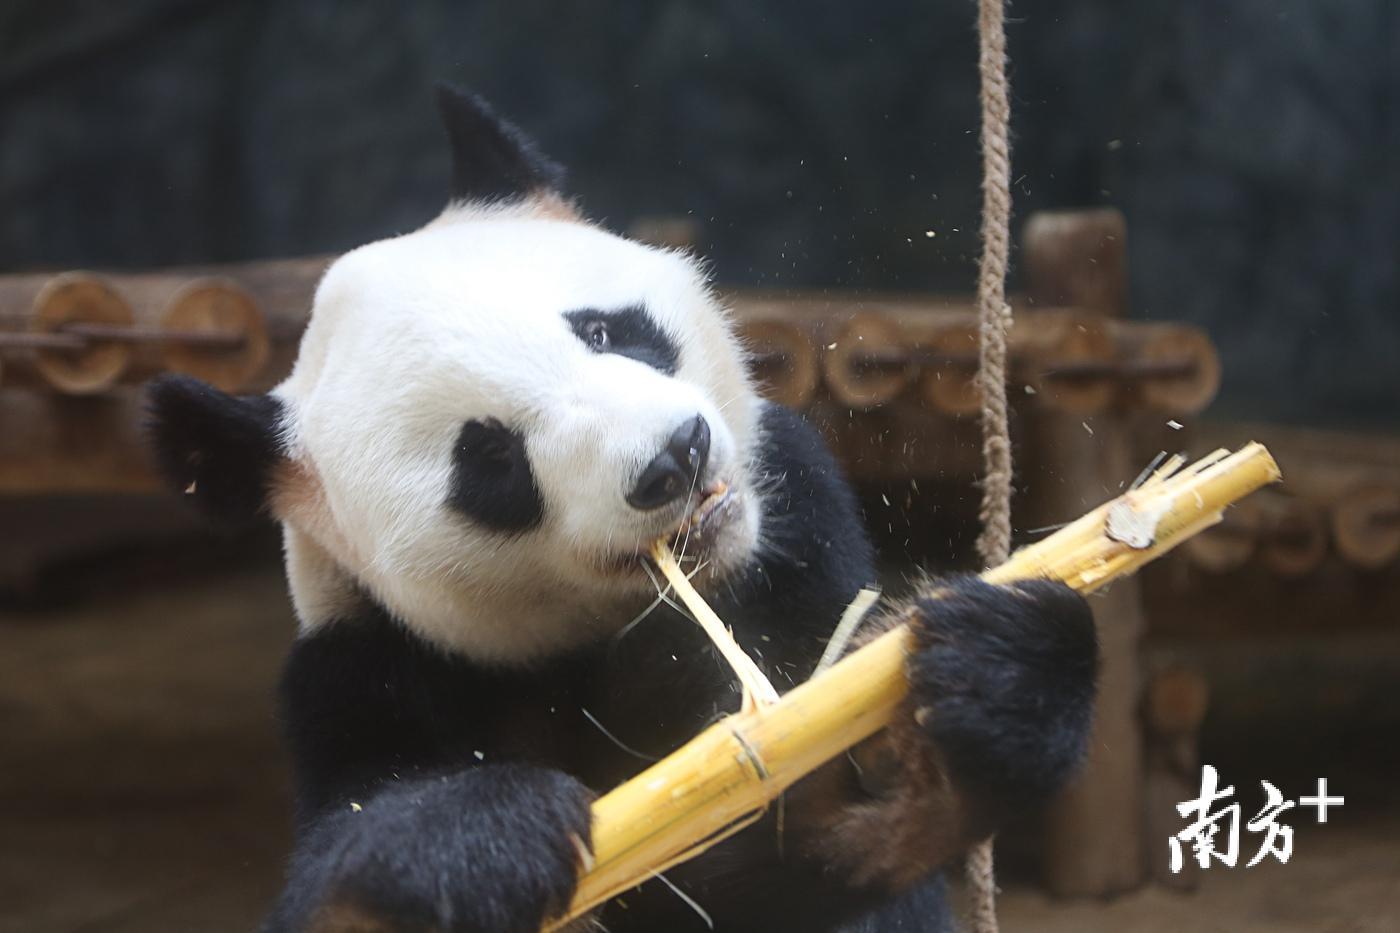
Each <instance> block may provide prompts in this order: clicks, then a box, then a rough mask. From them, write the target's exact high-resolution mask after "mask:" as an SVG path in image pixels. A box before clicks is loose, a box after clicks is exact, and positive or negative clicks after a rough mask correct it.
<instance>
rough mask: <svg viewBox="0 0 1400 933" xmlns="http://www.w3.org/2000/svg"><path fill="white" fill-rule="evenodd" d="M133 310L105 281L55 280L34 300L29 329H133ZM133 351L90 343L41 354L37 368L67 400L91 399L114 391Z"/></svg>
mask: <svg viewBox="0 0 1400 933" xmlns="http://www.w3.org/2000/svg"><path fill="white" fill-rule="evenodd" d="M133 320H134V318H133V315H132V312H131V306H130V305H128V304H127V303H126V301H125V300H124V299H123V298H122V297H121V295H118V294H117V292H116V290H115V289H113V288H112V287H111V286H110V285H108V284H107V283H106V282H104V281H102V279H100V278H98V277H97V276H94V275H91V274H88V273H85V272H67V273H64V274H63V275H58V276H54V278H52V279H51V280H49V282H48V283H47V284H45V285H44V287H43V288H42V289H40V290H39V294H37V295H36V296H34V310H33V313H32V316H31V318H30V327H29V329H30V330H31V331H32V332H35V333H58V332H60V331H62V329H63V328H64V327H65V326H66V325H69V324H104V325H115V326H120V327H130V326H131V324H132V321H133ZM131 353H132V350H131V346H130V345H129V344H126V343H121V342H117V341H111V340H101V339H88V340H86V342H85V345H84V346H82V347H78V348H74V349H40V350H36V351H35V352H34V368H35V369H36V370H38V372H39V374H40V375H41V376H43V378H44V381H46V382H47V383H48V384H49V385H50V386H52V387H53V388H55V389H57V390H58V391H60V392H63V393H66V394H69V395H92V394H95V393H98V392H103V391H105V390H107V389H110V388H111V387H112V386H114V385H115V384H116V383H117V380H119V379H120V378H121V375H122V373H123V372H124V371H125V370H126V368H127V366H128V365H130V363H131Z"/></svg>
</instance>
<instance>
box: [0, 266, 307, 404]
mask: <svg viewBox="0 0 1400 933" xmlns="http://www.w3.org/2000/svg"><path fill="white" fill-rule="evenodd" d="M328 263H329V259H327V258H324V257H312V258H307V259H287V260H270V261H260V262H253V263H241V264H234V265H227V266H204V267H189V268H182V269H174V270H161V271H154V272H139V273H115V274H105V275H102V276H100V277H98V276H94V275H92V274H90V273H64V274H62V275H60V276H51V275H16V276H0V320H3V321H6V322H19V323H27V321H28V319H29V315H30V314H31V308H34V307H35V302H36V301H37V300H38V299H39V297H40V295H41V293H43V292H44V289H45V288H50V289H53V290H55V291H54V292H53V293H54V294H55V295H58V296H60V297H62V296H67V297H66V298H63V300H65V301H68V302H70V303H73V302H74V301H75V298H81V299H83V300H81V301H77V302H76V304H74V305H73V307H75V308H77V309H80V310H81V309H84V308H89V307H90V306H91V305H92V304H93V302H94V301H95V300H96V298H95V297H94V296H97V295H98V292H97V291H96V288H95V286H94V285H91V284H90V285H86V286H84V289H85V290H84V291H82V292H81V293H73V292H71V291H68V290H66V289H60V288H59V286H60V285H63V284H64V283H68V282H73V281H77V280H75V279H73V276H79V277H81V280H82V281H85V282H86V281H93V282H97V283H100V284H101V285H102V286H105V289H106V291H105V292H104V293H102V294H101V296H100V297H101V302H102V303H103V304H104V306H106V307H107V308H108V309H107V310H105V311H85V312H82V313H83V314H86V317H83V318H82V319H81V320H80V319H79V317H77V316H75V314H77V313H79V312H75V311H73V310H71V309H70V310H69V311H68V312H66V316H65V313H64V312H62V311H61V309H57V310H55V311H49V312H46V313H45V314H44V315H42V316H40V320H41V322H42V323H41V324H40V325H39V327H38V329H39V330H40V331H42V333H40V334H39V335H38V336H39V337H42V338H43V339H44V340H47V341H48V342H50V343H53V344H57V343H58V342H59V341H60V339H61V337H62V335H59V334H54V333H51V331H54V330H59V329H64V328H69V329H71V328H73V327H74V326H75V325H84V326H85V325H97V328H96V329H97V330H98V332H99V333H102V334H104V336H103V337H102V339H91V338H90V339H88V340H86V342H85V343H86V344H87V345H90V346H88V348H87V349H66V348H64V347H60V346H56V345H55V346H41V347H38V348H28V347H21V348H16V352H11V353H7V354H6V363H7V364H8V375H6V377H5V382H4V384H5V385H17V386H28V387H33V386H39V385H53V386H54V387H55V388H58V389H59V390H60V391H65V392H81V393H95V392H101V391H105V390H107V389H109V388H111V387H112V386H113V385H115V384H116V383H117V382H122V381H140V380H142V379H145V378H148V377H149V376H150V375H152V374H153V373H155V372H161V371H166V370H174V371H179V372H188V373H190V374H191V375H195V376H198V377H199V378H202V379H205V380H206V381H208V382H211V383H213V384H215V385H217V386H219V387H220V388H223V389H226V390H229V391H237V390H241V389H248V388H250V387H252V385H256V387H259V388H266V387H267V386H269V385H271V384H272V383H273V382H275V381H276V380H277V379H279V378H281V376H283V375H285V374H286V372H287V370H288V369H289V368H290V365H291V362H292V359H293V358H294V357H295V353H296V343H297V341H298V339H299V338H300V335H301V332H302V330H303V329H304V328H305V326H306V320H307V317H308V315H309V313H310V308H311V303H312V299H313V296H314V293H315V288H316V285H317V283H318V282H319V281H320V277H321V275H322V274H323V273H324V271H325V268H326V266H327V265H328ZM46 300H47V298H46ZM117 303H120V304H123V305H125V306H126V308H127V310H128V312H129V313H128V314H122V313H120V312H116V311H112V310H111V308H113V307H116V305H117ZM35 313H36V314H37V311H36V312H35ZM121 327H130V328H135V329H136V331H137V333H133V334H127V335H125V336H126V338H127V339H122V337H123V335H121V334H119V333H117V332H116V330H112V331H110V336H107V334H109V332H108V331H106V330H104V328H121ZM14 329H15V328H14V327H13V326H11V327H10V328H9V330H7V331H5V332H3V335H4V336H8V335H9V331H12V330H14ZM184 332H194V333H199V334H208V335H210V337H211V338H217V337H219V336H220V335H223V336H225V337H228V336H230V335H231V336H233V337H235V338H236V339H235V340H233V341H231V342H229V341H225V342H224V343H223V344H222V345H221V344H219V343H218V341H216V340H213V339H211V340H205V341H199V340H173V339H170V336H172V335H178V334H180V333H184ZM0 339H3V337H0ZM31 339H33V338H31ZM69 344H70V345H71V346H72V347H77V346H78V343H77V341H69ZM118 363H120V365H118ZM17 364H18V365H17Z"/></svg>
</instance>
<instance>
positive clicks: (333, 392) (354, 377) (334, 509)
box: [272, 198, 760, 661]
mask: <svg viewBox="0 0 1400 933" xmlns="http://www.w3.org/2000/svg"><path fill="white" fill-rule="evenodd" d="M274 394H275V396H277V397H278V398H279V399H280V400H281V402H282V403H283V408H284V411H285V416H284V417H285V422H284V430H285V438H284V440H285V445H286V449H287V454H288V464H289V466H290V468H289V469H288V470H286V471H284V481H283V482H282V483H280V491H279V492H277V493H275V494H274V496H273V502H272V504H273V510H274V512H275V513H276V514H277V515H278V517H279V518H281V519H282V521H283V523H284V526H285V527H286V530H287V531H286V538H287V550H288V568H289V576H290V577H291V583H292V590H293V596H294V599H295V600H296V602H297V606H298V610H299V613H300V615H301V617H302V620H303V622H304V624H307V625H316V624H319V623H320V622H322V621H325V620H326V619H328V618H331V617H333V616H334V615H335V614H336V609H337V606H336V605H335V604H336V603H337V601H341V600H343V599H344V598H345V597H346V595H347V594H348V593H350V592H351V591H352V590H353V589H355V588H361V589H364V590H367V591H368V592H369V593H370V594H371V595H373V596H374V597H375V598H376V599H377V600H379V601H380V602H382V603H383V604H384V605H385V606H386V607H387V608H388V609H389V610H390V611H391V612H392V613H394V614H395V615H396V616H397V617H398V618H399V619H400V620H402V621H403V622H404V623H405V624H406V625H408V626H410V627H411V628H413V629H414V630H416V631H418V632H419V633H420V634H423V635H424V636H426V637H428V638H429V639H431V640H432V641H434V642H436V643H438V644H440V645H443V646H444V647H449V648H452V649H454V650H458V651H463V652H465V653H467V654H469V655H472V656H475V657H479V658H482V659H490V660H500V661H518V660H527V659H529V658H530V657H533V656H538V655H543V654H550V653H554V652H557V651H558V650H559V649H560V648H561V647H566V646H568V645H571V644H577V643H579V642H583V641H587V640H591V639H595V638H598V637H601V636H602V635H604V634H606V633H609V632H611V631H613V630H614V629H615V628H616V627H617V626H620V625H622V624H625V623H626V622H627V621H629V618H630V615H629V610H633V609H634V607H635V608H639V607H640V606H642V605H645V602H646V601H647V600H648V599H649V597H650V596H651V595H654V586H653V584H652V581H651V579H650V578H649V576H648V575H647V573H646V572H645V569H644V568H643V566H642V563H641V561H639V560H638V559H637V558H638V555H639V554H640V553H643V552H645V550H646V548H647V547H648V545H649V544H650V543H651V542H652V541H654V540H655V539H656V538H658V537H660V536H663V535H668V534H670V535H675V534H677V533H679V532H680V531H681V529H682V527H683V526H685V525H687V524H689V523H690V520H691V519H692V518H693V517H694V516H695V515H696V512H697V509H700V510H701V512H702V513H703V515H704V517H705V521H704V523H703V526H702V527H700V528H699V529H698V533H696V534H693V535H692V536H691V538H690V541H689V545H688V552H689V553H690V554H692V555H694V556H696V557H697V558H698V559H699V560H703V561H705V562H707V563H706V569H705V571H704V573H703V574H702V577H701V579H703V577H704V576H709V575H711V574H715V575H723V574H724V573H725V572H726V571H730V570H732V569H734V568H735V567H737V566H739V565H740V564H742V563H743V562H744V561H745V560H747V559H748V558H749V557H750V556H751V555H752V553H753V551H754V549H755V547H756V544H757V541H758V535H759V515H760V507H759V505H760V503H759V501H758V499H757V491H756V490H755V489H754V484H753V479H752V475H751V463H750V461H751V457H752V456H753V453H754V450H755V446H756V443H757V439H756V437H755V433H756V425H757V422H758V414H759V404H760V403H759V401H758V398H757V396H756V394H755V392H754V390H753V388H752V385H751V383H750V381H749V379H748V376H747V375H746V372H745V368H744V361H743V358H742V354H741V352H740V350H739V347H738V345H737V343H736V341H735V340H734V338H733V336H732V334H731V331H730V327H729V324H728V322H727V320H726V318H725V315H724V313H723V311H722V309H720V308H719V306H718V305H717V303H716V301H715V299H714V298H713V296H712V295H711V294H710V292H709V290H708V288H707V287H706V285H705V282H704V279H703V276H702V275H701V273H700V272H699V270H698V269H697V268H696V267H695V265H694V263H693V262H692V261H690V260H689V259H688V258H686V257H684V256H681V255H679V254H676V253H673V252H668V251H663V250H657V249H652V248H649V247H646V246H642V245H640V244H637V243H634V242H630V241H627V240H624V239H622V238H620V237H617V236H614V235H612V234H610V233H607V232H606V231H604V230H601V229H599V228H597V227H595V226H592V225H589V224H587V223H584V222H581V221H579V220H577V219H576V218H571V217H570V216H569V214H568V211H567V210H566V209H563V208H562V205H561V204H560V202H558V201H555V200H552V199H548V198H546V199H540V198H527V199H523V200H520V201H517V202H514V203H510V204H506V205H498V206H494V207H483V206H479V205H478V206H472V205H458V206H454V207H451V208H449V209H448V210H447V211H446V212H445V213H444V214H443V215H442V216H441V217H439V218H438V219H437V220H435V221H434V222H432V223H430V224H429V225H428V226H426V227H425V228H423V229H422V230H419V231H417V232H414V233H411V234H408V235H405V236H401V237H397V238H395V239H390V240H384V241H381V242H378V243H373V244H371V245H369V246H365V247H362V248H360V249H357V250H355V251H353V252H351V253H349V254H347V255H346V256H344V257H342V258H341V259H339V260H338V261H337V262H336V263H335V264H334V265H333V266H332V267H331V269H330V270H329V271H328V272H327V274H326V276H325V278H324V280H323V281H322V284H321V286H320V288H319V290H318V292H317V295H316V300H315V305H314V308H313V312H312V317H311V321H310V324H309V326H308V329H307V331H306V334H305V336H304V338H303V341H302V346H301V352H300V356H299V358H298V360H297V363H296V366H295V368H294V370H293V372H292V374H291V375H290V377H289V378H288V379H287V380H286V381H285V382H284V383H283V384H282V385H281V386H280V387H279V388H278V389H277V390H275V392H274ZM702 504H703V508H702Z"/></svg>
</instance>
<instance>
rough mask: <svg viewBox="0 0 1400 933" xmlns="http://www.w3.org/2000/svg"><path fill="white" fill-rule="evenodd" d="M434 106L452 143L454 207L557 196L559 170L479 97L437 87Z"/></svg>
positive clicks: (561, 179) (561, 171)
mask: <svg viewBox="0 0 1400 933" xmlns="http://www.w3.org/2000/svg"><path fill="white" fill-rule="evenodd" d="M437 105H438V111H439V112H440V113H441V114H442V122H443V125H444V126H446V127H447V138H448V139H449V140H450V141H451V143H452V199H453V200H454V201H510V200H515V199H516V198H522V197H525V196H527V195H530V194H536V193H543V192H550V191H554V192H557V191H559V190H560V185H561V183H562V181H563V179H564V170H563V169H562V168H560V167H559V166H558V165H557V164H556V163H554V162H552V161H550V160H549V159H548V158H547V157H545V155H544V154H543V153H541V152H540V151H539V149H538V148H537V147H536V146H535V144H534V142H533V141H532V140H531V139H530V138H529V137H527V136H526V135H525V134H524V133H522V132H521V131H520V130H519V129H517V128H516V127H515V125H514V124H512V123H510V122H508V121H506V120H503V119H502V118H500V117H498V116H496V114H495V112H494V111H493V110H492V109H491V106H490V105H489V104H487V103H486V101H484V100H482V99H481V98H480V97H479V96H477V95H476V94H471V93H468V92H466V91H462V90H458V89H457V88H454V87H451V86H450V85H447V84H439V85H437Z"/></svg>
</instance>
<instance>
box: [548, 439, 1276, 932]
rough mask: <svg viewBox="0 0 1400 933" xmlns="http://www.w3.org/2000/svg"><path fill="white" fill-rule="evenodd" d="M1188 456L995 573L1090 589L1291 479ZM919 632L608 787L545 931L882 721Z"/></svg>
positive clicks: (749, 709)
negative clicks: (571, 883) (560, 912)
mask: <svg viewBox="0 0 1400 933" xmlns="http://www.w3.org/2000/svg"><path fill="white" fill-rule="evenodd" d="M1180 465H1181V461H1180V460H1179V459H1178V458H1173V460H1172V461H1169V462H1168V463H1167V464H1166V465H1164V466H1163V467H1162V468H1160V469H1158V470H1157V471H1156V472H1155V473H1153V474H1152V475H1151V476H1150V477H1149V478H1148V479H1147V480H1146V481H1145V482H1143V483H1142V484H1141V485H1140V486H1138V487H1137V488H1136V489H1133V490H1130V491H1129V492H1127V493H1125V494H1124V495H1122V496H1119V497H1118V498H1117V499H1114V500H1112V501H1110V502H1108V503H1105V504H1104V505H1102V506H1100V507H1099V508H1097V509H1095V510H1093V511H1092V512H1090V513H1089V514H1087V515H1085V516H1084V517H1082V518H1080V519H1079V520H1078V521H1075V522H1073V523H1071V524H1070V525H1068V526H1066V527H1064V528H1062V529H1061V530H1060V531H1058V532H1056V533H1055V534H1053V535H1051V536H1050V537H1048V538H1046V539H1045V540H1043V541H1040V542H1039V543H1037V544H1033V545H1030V546H1028V547H1025V548H1022V549H1021V550H1019V551H1017V552H1016V553H1015V554H1013V555H1012V556H1011V559H1010V560H1008V561H1007V562H1006V563H1005V564H1002V565H1001V566H1000V567H995V568H993V569H991V570H988V571H987V572H986V573H984V574H982V579H983V580H986V581H987V582H989V583H1000V584H1004V583H1013V582H1015V581H1018V580H1027V579H1033V578H1048V579H1053V580H1061V581H1063V582H1064V583H1066V584H1068V585H1069V586H1071V587H1073V588H1074V589H1076V590H1078V591H1079V592H1081V593H1091V592H1093V591H1094V590H1097V589H1099V588H1101V587H1103V586H1105V585H1107V584H1108V583H1110V582H1112V581H1113V580H1114V579H1116V578H1118V577H1121V576H1125V575H1127V574H1130V573H1132V572H1134V571H1135V570H1137V569H1138V568H1139V567H1141V566H1143V565H1144V564H1146V563H1147V562H1149V561H1151V560H1154V559H1156V558H1157V557H1160V556H1161V555H1162V554H1164V553H1166V552H1167V551H1169V550H1171V549H1172V548H1174V547H1176V546H1177V545H1179V544H1181V543H1182V542H1183V541H1185V540H1186V539H1188V538H1190V537H1191V536H1192V535H1194V534H1196V533H1198V532H1200V531H1201V530H1203V529H1205V528H1207V527H1209V526H1210V525H1213V524H1215V523H1216V522H1218V521H1220V519H1221V517H1222V513H1223V512H1224V509H1225V508H1226V507H1227V506H1229V505H1231V504H1232V503H1234V502H1235V501H1237V500H1239V499H1241V498H1243V497H1244V496H1246V495H1248V494H1249V493H1251V492H1253V491H1255V490H1256V489H1258V488H1260V487H1261V486H1264V485H1266V484H1268V483H1272V482H1276V481H1277V480H1278V479H1279V478H1280V473H1279V469H1278V466H1277V464H1275V463H1274V459H1273V457H1272V456H1270V455H1269V452H1268V451H1267V450H1266V449H1265V448H1264V447H1263V445H1261V444H1257V443H1251V444H1248V445H1246V446H1245V447H1244V448H1242V449H1241V450H1240V451H1238V452H1237V453H1235V454H1232V455H1227V454H1226V452H1224V451H1217V452H1216V453H1214V454H1212V455H1210V456H1208V457H1206V458H1204V459H1203V460H1201V461H1199V462H1197V463H1195V464H1193V465H1191V466H1189V467H1186V468H1185V469H1183V470H1180V471H1177V468H1178V467H1179V466H1180ZM1173 471H1177V472H1175V473H1174V475H1168V474H1172V473H1173ZM678 575H679V576H680V577H681V579H684V574H678ZM673 582H675V581H674V579H673ZM692 611H693V610H692ZM716 621H717V620H716ZM721 628H722V625H721ZM911 637H912V635H911V633H910V631H909V629H908V627H907V626H905V625H899V626H896V627H895V628H893V629H892V630H890V631H889V632H886V633H885V634H884V635H882V636H880V637H879V638H877V639H875V640H874V641H872V642H870V643H869V644H868V645H866V646H865V647H863V648H861V649H860V650H858V651H855V652H853V653H852V654H850V655H849V656H847V657H846V658H845V659H843V660H841V661H840V662H838V663H836V664H835V665H833V666H832V667H831V668H829V669H828V670H826V671H825V672H824V673H822V674H819V675H817V676H815V677H813V678H812V679H810V680H808V681H807V682H806V683H804V684H802V685H801V686H799V687H796V688H795V689H793V690H791V691H790V692H788V693H787V694H786V695H785V696H783V697H782V699H781V700H779V701H778V702H777V703H776V704H773V705H769V706H762V705H759V704H749V705H748V706H746V708H745V709H744V710H743V711H741V712H739V713H736V714H734V715H732V716H729V717H727V718H725V719H723V720H721V721H720V722H718V723H716V724H715V725H713V726H711V727H710V728H708V729H706V730H705V731H704V732H701V733H700V734H699V735H698V736H696V737H695V738H694V739H692V740H691V741H690V742H688V743H687V744H686V745H684V746H682V747H681V748H680V749H679V750H677V751H676V752H674V753H673V754H671V755H670V756H668V757H667V758H665V759H663V760H662V761H660V762H658V763H656V764H655V765H653V766H652V767H650V768H648V769H647V770H645V771H643V772H642V773H641V774H639V775H637V776H636V777H634V778H632V779H631V780H629V781H627V782H626V783H624V784H622V785H620V786H619V787H617V788H616V789H614V790H613V791H611V792H610V793H608V794H606V795H604V796H603V797H601V798H599V799H598V800H597V801H596V802H595V803H594V804H593V866H592V868H591V869H590V870H589V871H588V872H586V873H585V874H584V875H583V877H582V878H580V880H579V886H578V891H577V892H576V894H575V895H574V900H573V903H572V904H571V905H570V907H569V911H568V914H567V915H566V916H565V917H564V918H561V919H560V920H557V921H554V922H552V923H551V924H549V925H547V927H546V929H548V930H554V929H558V928H559V927H560V926H562V925H563V924H565V923H567V922H568V921H569V920H572V919H575V918H577V917H579V916H581V915H583V914H585V913H587V912H588V911H589V910H591V909H592V908H593V907H596V906H597V905H599V904H601V903H603V902H604V901H606V900H607V899H608V898H610V897H612V896H613V895H615V894H618V893H620V892H622V891H625V890H627V889H628V888H631V887H633V886H635V885H637V884H640V883H641V882H642V881H645V880H646V879H647V878H649V877H651V876H652V875H653V874H655V873H656V872H658V871H663V870H665V869H666V868H667V867H669V866H671V865H674V864H677V863H679V862H682V861H685V860H686V859H689V858H691V857H693V856H695V855H698V854H700V853H701V852H703V851H704V850H705V849H707V848H709V847H710V846H712V845H714V844H715V843H716V842H718V841H719V840H720V839H722V838H724V837H725V836H726V835H728V834H731V833H732V832H734V831H736V830H737V829H738V828H742V826H743V825H747V823H748V822H749V821H751V820H753V819H755V818H756V817H757V815H758V814H760V813H761V812H762V811H763V809H764V808H765V807H766V806H767V805H768V804H769V802H771V801H772V800H774V799H776V798H777V796H778V795H779V794H781V793H782V792H783V791H784V790H785V789H786V788H788V787H790V786H791V785H792V784H794V783H796V782H797V781H798V780H799V779H800V778H802V777H803V776H804V775H806V774H808V773H809V772H811V771H812V770H814V769H815V768H817V767H818V766H819V765H821V764H822V763H824V762H825V761H827V760H828V759H830V758H832V757H834V756H835V755H837V754H839V753H840V752H842V751H843V750H845V749H847V748H849V747H851V746H852V745H855V744H856V743H857V742H860V741H861V740H862V739H865V738H867V737H869V736H871V735H873V734H874V733H875V732H877V731H879V730H880V729H881V728H882V727H883V726H884V725H885V724H887V723H888V722H889V721H890V718H891V717H892V716H893V714H894V712H895V710H896V708H897V706H898V705H899V703H900V701H901V700H902V699H903V698H904V696H905V693H906V690H907V684H906V681H905V675H904V662H905V658H906V656H907V654H908V652H909V649H910V639H911Z"/></svg>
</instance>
